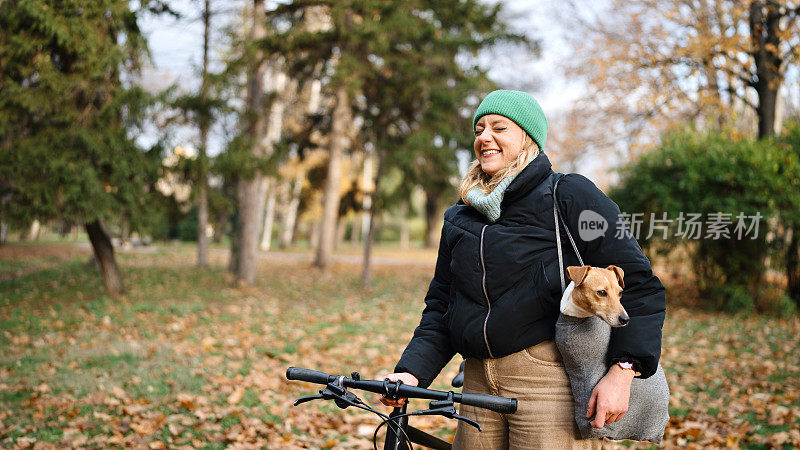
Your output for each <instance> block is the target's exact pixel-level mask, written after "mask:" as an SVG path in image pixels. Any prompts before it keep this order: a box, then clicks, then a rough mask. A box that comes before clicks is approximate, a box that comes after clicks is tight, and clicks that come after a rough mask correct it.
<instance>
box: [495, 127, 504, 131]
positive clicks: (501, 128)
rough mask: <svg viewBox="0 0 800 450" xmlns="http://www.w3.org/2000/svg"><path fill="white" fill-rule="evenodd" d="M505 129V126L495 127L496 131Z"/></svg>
mask: <svg viewBox="0 0 800 450" xmlns="http://www.w3.org/2000/svg"><path fill="white" fill-rule="evenodd" d="M505 129H506V127H497V128H495V130H497V131H505Z"/></svg>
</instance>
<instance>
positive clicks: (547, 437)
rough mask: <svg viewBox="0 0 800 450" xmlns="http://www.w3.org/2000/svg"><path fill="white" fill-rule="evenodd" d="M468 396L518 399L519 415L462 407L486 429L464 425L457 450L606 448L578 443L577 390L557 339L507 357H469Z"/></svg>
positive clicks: (466, 372) (455, 444) (597, 443)
mask: <svg viewBox="0 0 800 450" xmlns="http://www.w3.org/2000/svg"><path fill="white" fill-rule="evenodd" d="M463 392H474V393H481V394H491V395H499V396H502V397H513V398H516V399H517V405H518V406H517V412H516V413H515V414H500V413H496V412H494V411H489V410H487V409H481V408H475V407H473V406H466V405H461V407H460V409H459V413H460V414H461V415H463V416H466V417H469V418H470V419H473V420H476V421H478V423H480V424H481V426H482V427H483V431H482V432H479V431H478V430H477V429H476V428H473V427H472V426H470V425H467V424H465V423H461V422H459V424H458V428H457V429H456V436H455V440H454V441H453V448H454V449H470V450H471V449H507V448H511V449H562V448H563V449H600V448H602V441H600V440H597V439H591V440H578V438H579V437H580V434H579V433H578V428H577V426H576V425H575V418H574V412H573V411H574V409H573V408H574V406H573V398H572V390H571V389H570V385H569V379H568V378H567V372H566V371H565V370H564V365H563V364H562V362H561V354H560V353H559V352H558V349H557V348H556V345H555V343H554V342H553V341H544V342H542V343H540V344H538V345H535V346H533V347H529V348H527V349H525V350H522V351H520V352H517V353H514V354H512V355H508V356H506V357H503V358H497V359H484V360H480V359H473V358H467V361H466V364H465V366H464V389H463Z"/></svg>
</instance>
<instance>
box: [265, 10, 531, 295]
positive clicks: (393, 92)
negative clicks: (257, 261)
mask: <svg viewBox="0 0 800 450" xmlns="http://www.w3.org/2000/svg"><path fill="white" fill-rule="evenodd" d="M500 10H501V6H500V5H495V6H487V5H485V4H483V3H481V2H478V1H474V0H438V1H429V2H423V1H418V0H412V1H405V2H394V1H386V0H341V1H332V0H305V1H302V2H300V1H294V2H290V3H288V4H284V5H280V6H278V7H277V8H276V9H275V10H274V11H273V12H272V13H271V14H270V18H271V20H272V21H273V22H274V23H275V24H276V26H275V28H276V29H279V30H281V29H283V30H286V31H284V32H280V33H274V34H272V35H271V36H268V37H267V39H265V48H267V49H268V50H269V51H271V52H274V53H278V54H281V55H283V56H284V57H285V58H286V59H287V60H290V61H292V62H293V66H294V67H295V69H296V72H297V73H299V74H303V73H310V72H311V69H312V68H314V67H316V66H317V64H320V63H323V64H325V65H326V67H327V69H326V70H325V71H323V73H325V74H326V76H325V77H324V82H325V88H326V89H327V92H328V93H329V95H330V96H331V97H334V98H335V99H336V101H335V102H334V104H335V105H336V108H340V104H341V103H342V102H344V101H349V102H350V103H351V106H349V107H348V108H347V109H346V110H343V111H344V112H342V111H334V112H332V121H333V122H334V124H333V126H332V128H333V130H337V129H338V127H337V126H336V123H335V122H337V121H343V122H344V123H345V124H346V123H347V122H348V121H349V120H352V119H350V117H351V113H350V111H352V115H357V116H360V117H361V118H363V119H364V126H363V127H361V134H362V140H363V141H365V142H372V143H373V144H374V146H375V148H376V150H377V156H378V158H377V159H378V175H377V177H376V184H375V185H376V190H377V191H378V192H380V181H381V178H382V176H383V173H384V161H385V156H386V152H387V150H388V149H392V150H393V151H394V150H395V149H398V150H401V149H402V150H408V147H404V145H403V144H404V143H405V142H407V139H408V137H409V136H411V135H413V134H415V133H417V132H419V131H420V128H421V123H420V121H421V119H423V117H424V115H425V112H426V111H427V110H428V109H429V108H430V107H431V105H436V106H437V107H440V108H441V109H446V110H447V112H448V113H454V112H456V111H457V109H458V106H460V105H462V104H463V101H464V98H462V99H461V100H459V101H454V100H453V98H452V97H451V98H448V99H447V101H444V100H443V99H444V98H447V96H446V95H445V94H443V92H447V91H448V90H450V91H454V92H457V93H458V94H463V93H464V92H463V91H460V90H458V89H454V88H455V87H456V86H458V85H459V84H460V83H462V82H463V81H464V79H465V78H466V77H465V73H466V72H465V71H464V69H462V68H461V67H460V66H459V65H458V63H457V61H456V59H457V57H458V56H463V55H464V54H465V53H468V52H473V53H474V52H477V51H478V50H480V49H481V48H485V47H486V46H488V45H491V44H493V43H499V42H508V41H515V42H525V41H526V40H525V38H524V37H522V36H516V35H513V34H511V33H509V32H508V31H507V30H506V28H505V26H504V25H503V24H502V23H501V21H500V19H499V16H500V14H499V13H500ZM319 11H323V12H324V14H326V15H327V16H328V17H329V20H328V22H327V23H326V25H325V26H320V27H317V28H316V29H307V28H302V27H299V26H297V24H299V23H301V22H302V20H303V17H304V16H305V15H307V14H319ZM471 75H478V78H480V74H477V73H475V74H471ZM442 105H445V106H442ZM445 124H446V125H445ZM451 124H452V122H451V121H450V120H447V121H445V122H442V124H441V125H437V130H441V128H443V127H446V126H449V125H451ZM345 128H346V129H348V130H351V131H352V130H353V129H354V128H355V127H353V126H346V127H345ZM333 135H334V137H335V139H333V143H334V144H333V145H332V146H331V154H332V158H331V163H330V166H331V170H329V180H330V177H331V176H334V175H335V170H334V168H335V161H336V159H335V157H336V155H337V154H338V153H339V151H340V150H339V149H338V147H339V146H338V145H336V142H337V141H336V138H339V137H342V136H341V134H340V133H337V132H336V131H334V132H333ZM430 136H433V134H430ZM349 137H352V136H349ZM448 143H449V140H448ZM429 145H431V146H432V145H433V144H432V141H429ZM417 155H421V156H423V158H425V155H424V154H422V153H418V154H417ZM446 160H447V158H441V159H439V158H430V159H429V161H431V166H432V167H438V168H440V169H442V168H443V170H440V173H443V174H445V175H444V177H445V178H447V177H448V176H449V175H448V174H451V173H452V171H453V169H452V167H451V166H452V164H451V163H449V162H443V163H442V165H443V166H444V167H442V165H440V163H439V162H438V161H446ZM437 178H438V177H437ZM329 185H331V186H338V184H337V183H336V182H331V181H329ZM376 197H377V198H379V197H380V196H376ZM326 198H330V200H331V201H332V202H336V201H338V193H336V198H335V199H334V198H333V195H331V196H326ZM327 204H328V201H326V206H327ZM376 207H380V202H379V201H374V202H373V211H372V212H371V214H372V215H373V216H374V209H375V208H376ZM327 209H328V208H327V207H326V210H327ZM331 210H333V208H331ZM370 222H371V223H373V222H374V221H370ZM335 225H336V220H335V217H334V218H333V220H330V218H328V217H326V220H324V221H323V233H322V242H321V243H320V251H319V252H318V256H317V264H318V265H324V264H323V261H324V258H323V257H321V256H324V254H325V253H327V252H326V250H325V242H326V241H325V236H326V234H325V231H324V230H325V228H330V229H331V231H330V234H331V235H332V234H333V231H332V230H333V229H334V228H335ZM372 234H373V232H372V230H370V232H369V233H368V238H367V241H366V246H365V272H364V277H363V278H364V280H365V282H366V281H368V280H369V256H370V252H371V236H372Z"/></svg>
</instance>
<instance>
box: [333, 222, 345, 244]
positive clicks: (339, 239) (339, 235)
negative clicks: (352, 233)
mask: <svg viewBox="0 0 800 450" xmlns="http://www.w3.org/2000/svg"><path fill="white" fill-rule="evenodd" d="M345 233H347V218H346V217H341V218H339V223H338V224H337V225H336V239H335V240H334V241H333V249H334V250H338V249H339V248H340V247H341V246H342V243H343V242H344V235H345Z"/></svg>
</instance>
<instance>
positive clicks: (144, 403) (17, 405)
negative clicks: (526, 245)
mask: <svg viewBox="0 0 800 450" xmlns="http://www.w3.org/2000/svg"><path fill="white" fill-rule="evenodd" d="M214 255H215V257H214V258H213V260H212V267H211V268H210V269H206V270H198V269H196V268H194V267H193V250H192V247H191V246H188V247H187V246H160V247H156V248H153V249H150V250H147V251H142V250H139V251H131V252H122V253H121V254H120V255H119V260H120V265H121V268H122V271H123V276H124V280H125V284H126V286H127V288H128V293H127V295H125V296H124V297H123V298H121V299H116V300H115V299H111V298H108V297H106V296H103V295H101V294H100V293H101V292H102V286H101V282H100V280H99V277H98V276H97V275H96V273H94V272H93V269H92V268H91V267H90V266H89V265H87V261H88V257H89V249H88V247H87V246H86V245H85V244H84V245H80V244H70V245H47V246H36V245H32V246H31V245H29V246H24V247H20V246H9V247H2V248H0V447H33V448H50V447H63V446H72V447H109V446H119V447H149V448H167V447H169V448H180V447H185V448H203V447H206V448H223V447H239V448H251V447H252V448H261V447H267V448H369V447H370V446H371V443H370V438H371V436H372V431H373V429H374V427H375V425H376V424H377V423H378V422H377V420H376V419H375V418H374V416H372V415H370V414H367V413H363V412H360V411H352V408H351V409H348V410H345V411H340V410H339V409H338V408H336V407H335V406H334V405H333V404H326V403H308V404H304V405H301V406H299V407H292V406H291V402H292V401H293V400H294V399H295V398H297V397H299V396H302V395H307V394H310V393H314V392H315V387H314V386H312V385H308V384H304V383H299V382H289V381H287V380H286V379H285V378H284V373H285V371H286V368H287V367H289V366H292V365H293V366H300V367H309V368H315V369H318V370H323V371H326V372H329V373H342V374H349V373H350V372H351V371H353V370H358V371H359V372H360V373H361V374H362V376H363V377H364V378H374V377H377V376H380V375H381V374H383V373H385V372H387V371H389V370H390V369H391V368H392V367H393V365H394V362H395V361H396V359H397V357H398V356H399V354H400V352H401V351H402V349H403V347H404V346H405V344H406V342H407V340H408V338H409V337H410V335H411V332H412V330H413V328H414V327H415V326H416V324H417V322H418V320H419V313H420V311H421V309H422V301H421V299H422V297H423V296H424V292H425V289H426V287H427V283H428V282H429V278H430V275H431V273H432V267H433V261H432V260H431V259H430V258H431V257H432V254H431V253H430V252H416V253H415V254H414V255H412V256H411V257H410V258H408V259H406V261H407V263H406V264H403V261H402V260H400V259H399V258H400V256H399V255H398V254H397V252H392V251H386V252H385V253H384V255H385V256H387V258H386V259H385V260H384V262H385V264H384V265H381V266H379V267H377V268H376V269H375V272H374V273H375V280H374V283H373V285H372V287H371V288H369V289H362V288H361V287H360V284H359V277H360V266H358V265H353V264H348V263H340V264H338V265H336V266H335V267H333V268H332V269H331V270H329V271H326V272H321V271H318V270H315V269H312V268H311V267H310V265H309V263H308V262H307V261H306V260H305V259H304V258H302V257H296V256H293V255H287V254H270V255H268V256H265V257H264V259H263V260H262V263H261V269H260V276H259V280H258V283H257V285H256V286H255V287H251V288H233V287H231V283H230V279H229V278H228V277H227V275H226V274H225V271H224V270H223V267H224V263H225V252H224V251H222V250H221V249H218V251H217V252H215V253H214ZM667 281H669V280H668V279H667ZM668 288H670V290H669V291H668V292H669V295H670V297H668V298H669V300H670V302H671V303H670V309H669V311H668V318H667V322H666V324H665V328H664V352H663V358H662V362H663V365H664V367H665V369H666V371H667V378H668V380H669V383H670V387H671V390H672V398H671V406H670V410H671V415H672V420H671V422H670V425H669V427H668V429H667V433H666V438H665V442H664V446H665V447H676V446H678V447H687V446H694V447H697V448H708V447H741V448H781V447H783V448H793V447H797V446H800V349H799V348H798V336H800V319H799V318H794V319H776V318H768V317H743V316H731V315H722V314H715V313H709V312H704V311H700V310H696V309H688V308H684V307H677V306H672V303H679V302H677V301H676V300H678V299H677V297H678V296H679V295H686V294H681V292H683V291H682V289H681V288H680V287H675V288H674V289H673V288H672V286H671V285H670V284H668ZM674 300H675V301H674ZM459 361H460V360H459V359H458V358H456V359H454V360H453V361H451V363H450V365H448V367H447V368H446V369H445V371H444V372H443V374H442V375H441V376H440V378H439V379H438V380H437V382H436V383H435V384H434V386H433V387H434V388H438V389H447V387H448V383H449V380H450V379H451V378H452V376H453V375H455V372H456V370H457V365H458V362H459ZM362 398H363V399H364V400H365V401H367V402H368V403H372V404H377V398H376V396H373V395H371V394H365V395H363V396H362ZM412 405H413V406H414V407H417V408H421V407H423V406H424V403H412ZM381 408H382V409H383V410H384V411H387V409H386V408H383V407H381ZM412 423H413V424H415V425H416V426H418V427H420V428H423V429H427V430H429V431H431V432H434V433H436V434H438V435H440V436H442V437H443V438H445V439H451V438H452V433H453V429H454V426H455V424H454V423H451V422H449V421H447V420H445V419H440V418H423V419H414V421H413V422H412ZM628 445H629V444H628ZM609 446H614V445H609Z"/></svg>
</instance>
